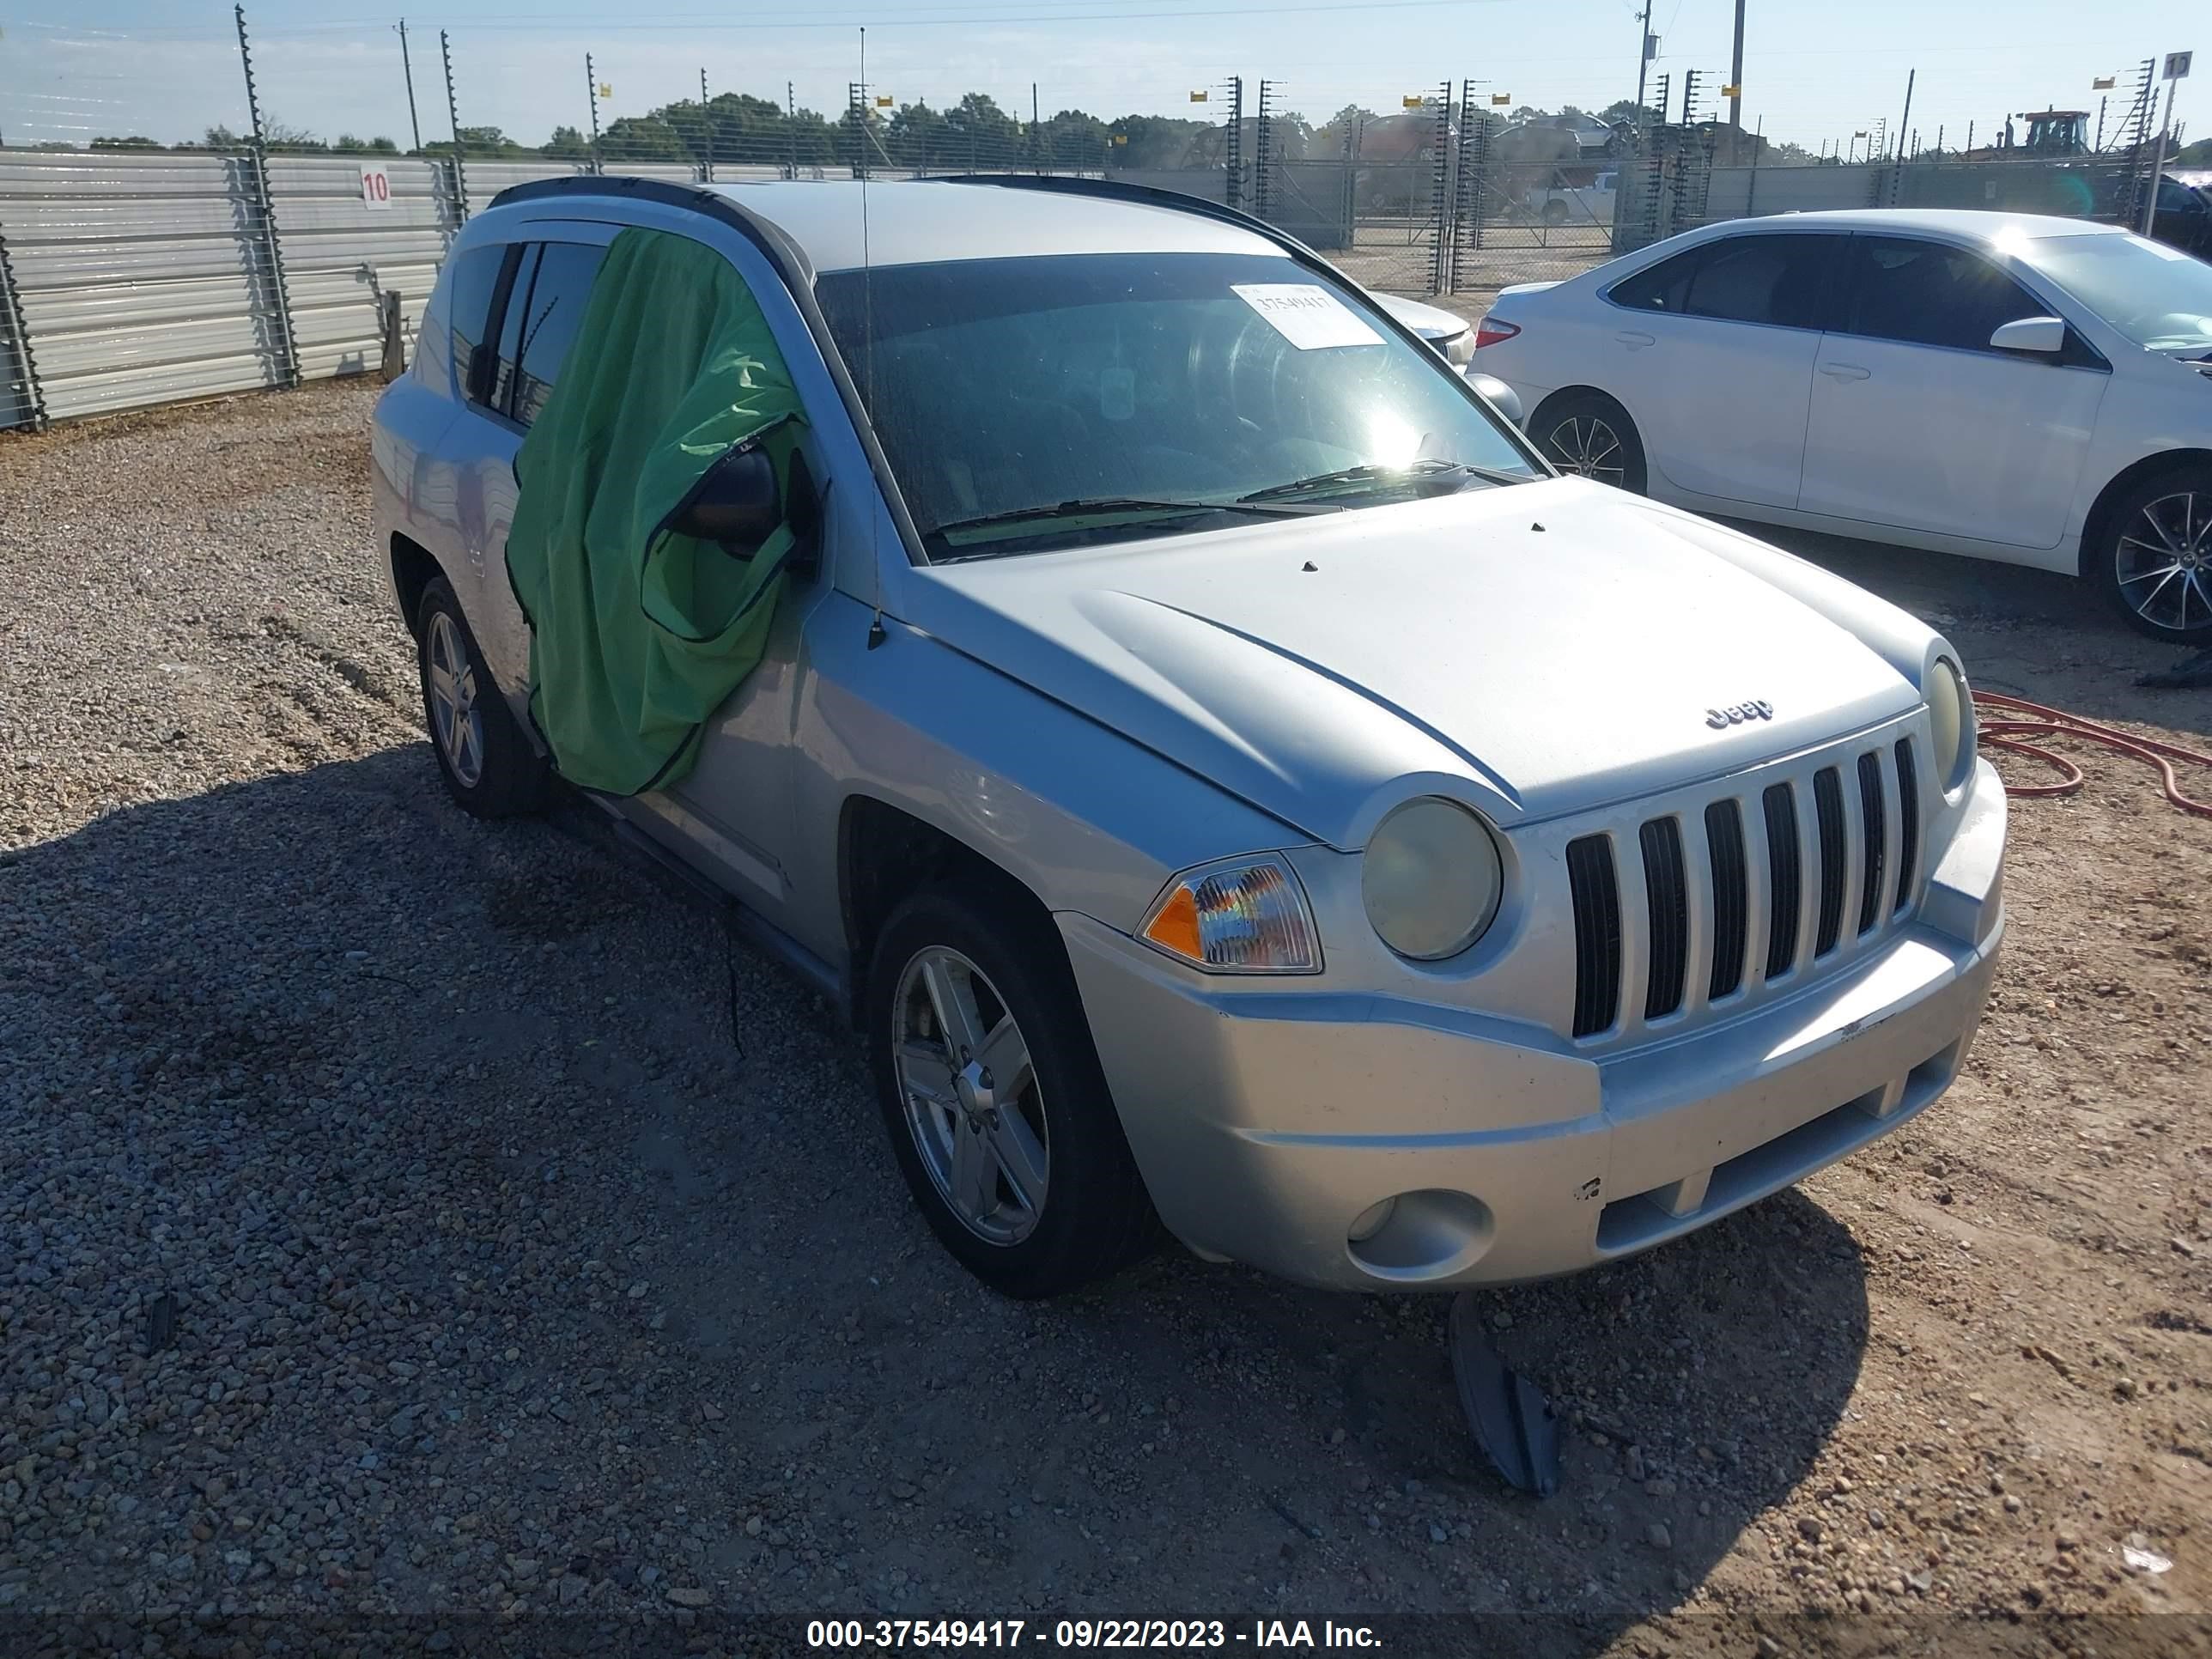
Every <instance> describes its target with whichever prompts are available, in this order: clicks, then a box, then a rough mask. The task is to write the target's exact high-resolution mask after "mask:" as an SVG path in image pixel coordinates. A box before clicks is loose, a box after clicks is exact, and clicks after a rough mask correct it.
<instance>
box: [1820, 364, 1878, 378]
mask: <svg viewBox="0 0 2212 1659" xmlns="http://www.w3.org/2000/svg"><path fill="white" fill-rule="evenodd" d="M1820 373H1821V374H1825V375H1826V376H1827V377H1828V378H1829V379H1830V380H1872V379H1873V378H1874V371H1873V370H1872V369H1869V368H1860V367H1859V366H1858V365H1857V363H1822V364H1821V365H1820Z"/></svg>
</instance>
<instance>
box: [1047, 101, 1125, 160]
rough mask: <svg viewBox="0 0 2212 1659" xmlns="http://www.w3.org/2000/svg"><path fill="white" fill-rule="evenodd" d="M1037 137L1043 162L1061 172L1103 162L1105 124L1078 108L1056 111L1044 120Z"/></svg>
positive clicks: (1106, 136)
mask: <svg viewBox="0 0 2212 1659" xmlns="http://www.w3.org/2000/svg"><path fill="white" fill-rule="evenodd" d="M1037 138H1038V142H1037V149H1038V151H1039V153H1040V154H1041V155H1042V156H1043V158H1044V164H1045V165H1046V166H1047V167H1054V168H1057V169H1059V170H1060V171H1061V172H1063V173H1074V172H1078V171H1080V170H1082V169H1085V168H1088V167H1103V166H1105V165H1106V152H1107V150H1108V149H1110V148H1111V144H1110V143H1109V134H1108V132H1107V131H1106V124H1105V123H1104V122H1103V121H1102V120H1100V119H1099V118H1097V116H1095V115H1088V114H1085V112H1083V111H1081V110H1079V109H1064V110H1062V111H1060V113H1059V114H1057V115H1055V116H1054V117H1053V118H1052V119H1050V120H1049V121H1047V122H1046V123H1045V124H1044V127H1043V130H1042V131H1041V132H1040V133H1039V134H1038V135H1037Z"/></svg>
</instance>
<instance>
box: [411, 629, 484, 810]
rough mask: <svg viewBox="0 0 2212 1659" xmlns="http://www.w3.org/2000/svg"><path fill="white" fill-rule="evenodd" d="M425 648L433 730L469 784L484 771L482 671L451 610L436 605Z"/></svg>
mask: <svg viewBox="0 0 2212 1659" xmlns="http://www.w3.org/2000/svg"><path fill="white" fill-rule="evenodd" d="M426 631H427V634H428V639H427V640H426V641H425V646H424V651H425V655H426V658H427V662H428V667H427V677H428V680H429V686H430V725H431V727H432V733H431V735H432V736H434V737H435V738H436V739H437V742H438V750H439V752H440V753H441V754H442V755H444V756H445V757H446V764H447V765H448V766H450V767H452V768H453V775H454V776H455V777H457V778H459V780H460V781H461V787H463V788H465V789H473V788H475V787H476V786H477V783H478V782H479V781H481V780H482V779H483V759H484V738H483V711H482V710H480V709H479V708H477V671H476V669H475V667H474V666H473V665H471V663H470V661H469V652H468V647H467V646H466V645H465V644H464V643H462V641H461V630H460V628H459V625H458V624H457V623H455V622H454V621H453V617H452V615H451V614H450V613H448V612H447V611H438V610H433V611H431V613H430V623H429V627H428V629H427V630H426Z"/></svg>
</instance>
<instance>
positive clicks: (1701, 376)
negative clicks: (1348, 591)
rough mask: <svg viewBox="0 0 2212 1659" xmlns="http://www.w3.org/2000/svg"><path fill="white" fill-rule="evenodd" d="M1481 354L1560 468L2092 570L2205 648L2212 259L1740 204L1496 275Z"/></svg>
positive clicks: (2040, 234) (1996, 219)
mask: <svg viewBox="0 0 2212 1659" xmlns="http://www.w3.org/2000/svg"><path fill="white" fill-rule="evenodd" d="M1477 346H1478V349H1477V351H1476V354H1475V364H1476V366H1477V367H1478V368H1480V369H1482V370H1483V371H1484V372H1485V373H1486V374H1494V375H1496V376H1497V377H1498V378H1499V379H1501V380H1504V381H1505V382H1506V383H1507V384H1508V385H1509V386H1512V387H1513V389H1514V390H1515V391H1516V392H1517V393H1519V395H1520V397H1521V399H1522V404H1523V405H1524V406H1525V407H1526V408H1528V410H1532V411H1533V414H1532V415H1531V417H1530V418H1529V420H1528V432H1529V435H1531V436H1532V437H1533V438H1534V439H1535V441H1536V442H1537V443H1538V444H1539V446H1541V448H1542V449H1543V451H1544V453H1545V454H1546V455H1547V457H1548V458H1549V459H1551V460H1552V461H1553V464H1554V465H1558V466H1559V467H1560V468H1561V469H1562V470H1564V471H1572V472H1578V473H1581V474H1583V475H1584V476H1586V477H1594V478H1597V479H1600V480H1602V481H1603V482H1605V483H1613V484H1619V485H1620V486H1622V487H1624V488H1626V489H1633V490H1638V491H1642V492H1645V493H1648V494H1650V495H1654V496H1656V497H1658V498H1660V499H1661V500H1663V501H1674V502H1677V503H1679V504H1680V505H1682V506H1685V507H1694V508H1696V509H1698V510H1699V511H1700V512H1705V513H1721V514H1725V515H1727V516H1729V517H1733V518H1739V519H1755V520H1762V521H1764V522H1765V523H1769V524H1778V525H1789V526H1797V527H1800V528H1804V529H1809V530H1823V531H1829V532H1834V533H1837V534H1839V535H1845V536H1861V537H1867V538H1872V539H1874V540H1877V541H1887V542H1895V543H1898V544H1901V545H1904V546H1907V547H1923V548H1930V549H1934V550H1938V551H1942V552H1946V553H1960V554H1965V555H1967V556H1971V557H1977V558H1986V559H1999V560H2002V561H2005V562H2008V563H2013V564H2024V565H2033V566H2035V567H2038V568H2042V569H2046V570H2062V571H2067V572H2070V573H2075V574H2080V575H2081V576H2082V577H2083V578H2084V579H2085V580H2087V581H2089V582H2090V583H2092V584H2093V585H2094V586H2096V587H2097V588H2098V589H2099V590H2100V591H2101V592H2103V593H2104V594H2105V595H2106V598H2107V599H2109V600H2110V601H2111V602H2112V605H2115V606H2116V607H2117V608H2118V611H2119V613H2120V614H2121V615H2122V616H2123V617H2125V618H2126V619H2127V620H2128V621H2129V622H2130V623H2132V624H2133V625H2134V626H2135V627H2136V628H2138V629H2141V630H2142V631H2143V632H2144V633H2147V634H2149V635H2154V637H2157V638H2160V639H2164V640H2170V641H2185V642H2188V643H2191V644H2199V643H2203V642H2204V641H2208V640H2212V265H2208V264H2204V263H2203V261H2201V260H2198V259H2196V258H2191V257H2190V256H2189V255H2187V254H2185V253H2181V252H2177V251H2176V250H2174V249H2172V248H2170V247H2166V246H2162V245H2161V244H2159V243H2156V242H2150V241H2146V240H2143V239H2142V237H2140V236H2136V235H2132V234H2129V233H2127V232H2125V231H2123V230H2118V229H2115V228H2112V227H2109V226H2103V225H2095V224H2090V223H2087V222H2084V221H2081V220H2078V219H2055V218H2043V217H2037V216H2024V215H2018V214H2002V213H1966V212H1960V213H1953V212H1931V211H1925V210H1922V211H1914V210H1865V211H1859V212H1839V213H1793V214H1786V215H1783V216H1778V217H1774V218H1766V219H1747V220H1736V221H1734V222H1729V223H1726V224H1719V225H1711V226H1708V227H1706V228H1703V229H1700V230H1694V231H1691V232H1688V233H1687V234H1684V235H1681V236H1677V237H1674V238H1672V239H1671V240H1668V241H1664V242H1661V243H1657V244H1656V245H1654V246H1651V247H1648V248H1645V249H1644V250H1642V251H1641V252H1638V253H1634V254H1632V255H1629V256H1627V257H1626V258H1620V259H1616V260H1614V261H1613V262H1612V263H1610V264H1605V265H1601V266H1599V267H1598V268H1597V269H1595V270H1589V271H1586V272H1584V273H1583V275H1581V276H1577V277H1574V278H1572V279H1571V280H1569V281H1567V282H1564V283H1528V284H1525V285H1523V286H1522V287H1518V288H1509V289H1505V290H1504V292H1503V293H1501V294H1500V295H1498V299H1497V301H1495V302H1494V303H1493V304H1492V307H1491V309H1490V313H1489V314H1488V315H1487V316H1486V317H1485V318H1484V319H1483V320H1482V323H1481V325H1480V331H1479V332H1478V335H1477Z"/></svg>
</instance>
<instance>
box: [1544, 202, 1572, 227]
mask: <svg viewBox="0 0 2212 1659" xmlns="http://www.w3.org/2000/svg"><path fill="white" fill-rule="evenodd" d="M1544 222H1545V223H1546V224H1547V225H1551V226H1553V227H1557V226H1559V225H1564V224H1565V223H1566V222H1567V204H1565V202H1559V201H1552V202H1547V203H1545V204H1544Z"/></svg>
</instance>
